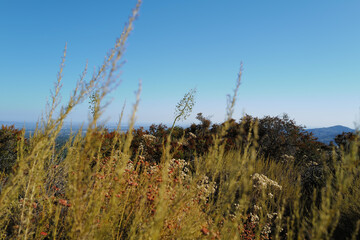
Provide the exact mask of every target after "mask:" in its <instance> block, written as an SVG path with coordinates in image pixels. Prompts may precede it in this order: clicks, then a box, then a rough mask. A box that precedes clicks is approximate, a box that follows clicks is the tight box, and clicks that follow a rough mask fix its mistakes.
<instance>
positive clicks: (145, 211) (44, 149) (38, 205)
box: [0, 1, 360, 239]
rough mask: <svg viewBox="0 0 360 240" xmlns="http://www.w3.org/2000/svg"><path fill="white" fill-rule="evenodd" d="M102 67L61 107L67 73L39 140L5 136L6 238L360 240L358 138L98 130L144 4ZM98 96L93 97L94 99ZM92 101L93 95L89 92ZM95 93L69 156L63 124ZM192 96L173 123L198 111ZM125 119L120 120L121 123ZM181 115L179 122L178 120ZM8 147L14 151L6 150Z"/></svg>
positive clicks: (229, 127) (2, 212)
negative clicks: (328, 142) (59, 141)
mask: <svg viewBox="0 0 360 240" xmlns="http://www.w3.org/2000/svg"><path fill="white" fill-rule="evenodd" d="M140 3H141V2H140V1H139V2H138V4H137V6H136V8H135V9H134V10H133V13H132V15H131V16H130V18H129V21H128V23H127V24H126V25H125V28H124V31H123V33H122V35H121V37H120V38H119V39H118V40H117V41H116V44H115V46H114V48H113V49H112V50H111V51H110V53H109V55H108V56H107V58H106V59H105V61H104V63H103V65H102V66H101V67H100V68H99V69H98V71H97V72H96V73H95V74H94V75H93V76H92V78H91V79H90V80H89V81H88V82H86V81H85V76H86V69H85V71H84V73H83V74H82V76H81V78H80V80H79V81H78V83H77V86H76V88H75V90H74V92H73V94H72V95H71V97H70V99H69V101H68V103H67V104H66V105H64V106H63V107H61V108H60V111H59V115H58V116H56V117H55V116H54V113H55V112H56V109H57V107H58V105H59V94H60V89H61V78H62V69H63V66H64V61H65V55H66V51H65V52H64V58H63V60H62V63H61V67H60V73H59V75H58V80H57V83H56V84H55V89H54V91H53V94H52V101H51V103H50V104H49V105H48V110H47V113H46V115H45V116H44V118H43V119H42V120H41V121H40V122H39V125H38V128H37V129H36V131H35V132H34V134H33V135H32V136H30V137H29V138H28V139H26V140H25V138H24V137H23V136H24V134H23V133H22V132H21V131H19V130H16V129H14V128H13V127H3V128H2V130H1V131H0V143H1V144H2V145H1V148H0V151H1V155H0V157H1V167H2V169H1V171H2V172H4V174H6V177H2V178H1V179H6V181H1V188H0V238H1V239H340V238H349V239H351V238H352V239H359V237H360V235H359V227H360V224H359V223H360V222H359V219H360V205H359V203H358V201H357V199H358V197H359V196H360V195H359V187H360V178H359V176H360V170H359V163H360V162H359V144H360V142H359V139H358V136H357V135H351V136H347V135H346V136H345V135H344V136H339V137H338V138H337V139H338V142H339V144H340V145H341V147H340V148H335V146H333V147H330V146H325V145H321V144H320V143H318V142H317V141H316V139H315V138H314V137H313V136H312V135H311V134H308V133H305V132H304V131H303V128H302V127H300V126H297V125H296V124H295V122H294V121H293V120H290V119H289V118H288V117H287V116H283V117H282V118H280V117H264V118H262V119H258V118H253V117H251V116H244V117H243V118H242V119H240V121H239V122H236V120H234V119H232V113H233V111H234V106H235V101H236V98H237V93H238V88H239V86H240V82H241V73H242V70H240V73H239V75H238V79H237V81H236V87H235V90H234V94H233V95H232V96H230V97H229V101H228V107H227V117H226V121H225V122H224V123H222V124H212V123H211V121H210V120H209V119H207V118H205V117H204V116H203V115H202V114H201V113H199V114H198V115H197V119H198V120H199V121H200V124H192V125H191V126H190V127H189V128H186V129H183V128H180V127H177V126H175V124H173V126H172V127H171V128H170V129H169V128H167V127H166V126H164V125H161V124H160V125H153V126H151V127H150V128H149V130H144V129H143V128H139V129H133V126H134V119H135V114H136V110H137V107H138V103H139V97H140V89H141V88H140V87H141V85H140V87H139V91H138V93H137V97H136V103H135V104H134V106H133V114H132V117H131V124H130V128H129V130H128V131H127V132H122V131H120V125H121V124H120V123H121V118H120V121H119V125H118V129H117V130H115V131H112V132H110V131H108V130H107V129H104V128H103V127H101V125H100V124H97V123H98V120H99V117H100V116H101V113H102V110H103V107H104V105H106V104H103V100H104V97H105V96H106V94H108V93H109V91H110V90H111V89H112V88H113V87H114V86H116V85H117V81H116V78H114V76H115V75H116V74H115V73H116V71H117V70H118V67H119V65H118V63H119V60H120V59H121V56H122V54H123V52H124V43H125V41H126V39H127V37H128V35H129V33H130V32H131V29H132V25H133V21H134V20H135V18H136V16H137V14H138V10H139V7H140ZM94 93H95V94H94ZM91 94H92V95H91ZM89 95H90V102H91V113H92V114H91V116H92V119H91V122H90V124H89V126H88V127H87V129H86V134H85V135H83V134H82V129H80V130H79V132H78V133H73V134H72V135H71V136H70V138H69V140H68V141H67V142H66V143H65V144H64V145H63V146H62V147H61V148H59V147H58V146H57V145H56V138H57V136H58V134H59V132H60V130H61V127H62V124H63V122H64V119H65V118H66V117H67V116H68V114H69V113H70V112H71V111H72V110H73V108H74V107H75V106H76V105H77V104H79V103H81V102H82V101H84V100H85V99H86V98H87V97H88V96H89ZM193 96H194V92H190V93H189V94H188V95H185V97H184V101H181V102H180V104H179V105H178V108H177V111H178V112H177V113H178V114H177V115H176V116H175V120H174V123H176V121H177V120H178V119H180V118H181V117H184V116H187V114H188V113H190V111H191V109H192V104H193ZM121 115H122V114H121ZM177 116H180V117H177ZM4 142H5V143H4Z"/></svg>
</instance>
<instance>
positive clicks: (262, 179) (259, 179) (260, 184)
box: [252, 173, 282, 190]
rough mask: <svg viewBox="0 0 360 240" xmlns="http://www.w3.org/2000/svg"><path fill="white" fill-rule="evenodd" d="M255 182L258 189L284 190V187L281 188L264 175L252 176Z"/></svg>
mask: <svg viewBox="0 0 360 240" xmlns="http://www.w3.org/2000/svg"><path fill="white" fill-rule="evenodd" d="M252 179H253V182H254V188H257V189H267V187H268V186H269V187H270V186H272V187H274V188H277V189H279V190H281V189H282V186H280V185H279V184H278V183H277V182H275V181H273V180H271V179H270V178H268V177H267V176H265V175H264V174H259V173H255V174H254V175H253V176H252Z"/></svg>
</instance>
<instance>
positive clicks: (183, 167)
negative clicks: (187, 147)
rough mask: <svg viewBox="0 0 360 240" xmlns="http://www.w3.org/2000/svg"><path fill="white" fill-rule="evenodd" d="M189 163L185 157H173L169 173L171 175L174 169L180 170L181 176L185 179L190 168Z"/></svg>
mask: <svg viewBox="0 0 360 240" xmlns="http://www.w3.org/2000/svg"><path fill="white" fill-rule="evenodd" d="M188 165H189V163H187V162H186V161H185V160H184V159H174V158H173V159H171V160H170V164H169V169H168V173H169V175H173V173H174V171H177V170H180V178H181V179H183V180H184V179H185V178H186V177H187V175H188V173H189V168H188V167H187V166H188Z"/></svg>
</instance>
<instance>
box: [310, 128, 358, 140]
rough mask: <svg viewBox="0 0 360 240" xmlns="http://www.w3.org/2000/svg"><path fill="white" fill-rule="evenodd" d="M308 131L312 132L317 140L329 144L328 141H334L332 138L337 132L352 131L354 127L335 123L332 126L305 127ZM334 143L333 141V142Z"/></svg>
mask: <svg viewBox="0 0 360 240" xmlns="http://www.w3.org/2000/svg"><path fill="white" fill-rule="evenodd" d="M306 130H307V131H309V132H312V133H313V134H314V136H315V137H317V138H318V141H319V142H322V143H326V144H329V143H330V141H333V142H334V138H335V137H336V136H337V135H338V134H342V133H343V132H354V131H355V130H354V129H351V128H348V127H344V126H341V125H336V126H333V127H324V128H312V129H306ZM334 143H335V142H334Z"/></svg>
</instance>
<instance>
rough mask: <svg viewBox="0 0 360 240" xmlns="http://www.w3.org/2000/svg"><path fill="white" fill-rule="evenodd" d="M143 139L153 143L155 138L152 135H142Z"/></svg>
mask: <svg viewBox="0 0 360 240" xmlns="http://www.w3.org/2000/svg"><path fill="white" fill-rule="evenodd" d="M142 138H143V139H145V140H148V141H150V142H154V141H155V140H156V137H155V136H154V135H151V134H144V135H143V136H142Z"/></svg>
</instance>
